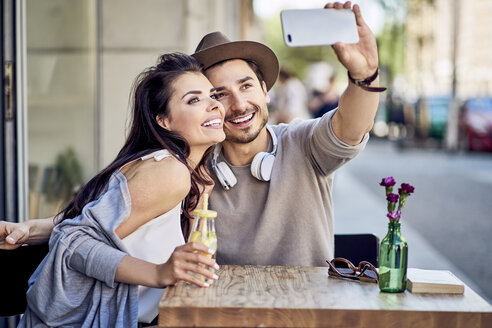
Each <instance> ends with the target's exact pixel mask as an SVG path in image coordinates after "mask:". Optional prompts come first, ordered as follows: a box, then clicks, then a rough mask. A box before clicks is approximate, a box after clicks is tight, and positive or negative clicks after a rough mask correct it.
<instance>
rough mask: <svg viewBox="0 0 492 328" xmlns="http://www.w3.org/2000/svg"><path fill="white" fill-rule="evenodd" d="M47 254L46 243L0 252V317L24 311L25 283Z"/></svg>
mask: <svg viewBox="0 0 492 328" xmlns="http://www.w3.org/2000/svg"><path fill="white" fill-rule="evenodd" d="M47 253H48V243H46V244H41V245H29V246H21V247H19V248H17V249H15V250H10V251H7V250H0V263H1V264H2V268H1V270H0V281H1V282H2V297H0V317H6V316H13V315H17V314H21V313H24V311H25V310H26V292H27V281H28V280H29V278H30V277H31V275H32V274H33V272H34V271H35V270H36V268H37V267H38V265H39V263H41V261H42V260H43V258H44V257H45V256H46V254H47Z"/></svg>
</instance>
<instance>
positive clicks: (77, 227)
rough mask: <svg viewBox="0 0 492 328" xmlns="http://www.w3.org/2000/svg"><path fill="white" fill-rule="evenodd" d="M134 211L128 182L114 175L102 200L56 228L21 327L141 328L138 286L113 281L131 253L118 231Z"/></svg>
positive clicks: (33, 281)
mask: <svg viewBox="0 0 492 328" xmlns="http://www.w3.org/2000/svg"><path fill="white" fill-rule="evenodd" d="M130 211H131V199H130V194H129V191H128V185H127V182H126V178H125V176H124V175H123V174H122V173H120V172H119V171H116V172H115V173H114V174H113V175H112V176H111V178H110V181H109V183H108V186H107V188H106V190H105V191H104V192H103V193H102V194H101V196H100V197H99V199H97V200H95V201H93V202H91V203H89V204H87V205H86V206H85V207H84V209H83V211H82V214H81V215H79V216H77V217H76V218H73V219H66V220H64V221H63V222H62V223H60V224H58V225H57V226H56V227H55V229H54V230H53V233H52V235H51V238H50V252H49V253H48V255H47V256H46V258H45V259H44V260H43V262H41V264H40V265H39V267H38V268H37V269H36V271H35V272H34V273H33V275H32V276H31V278H30V280H29V290H28V291H27V309H26V312H25V313H24V316H23V317H22V319H21V322H20V324H19V326H18V327H46V326H55V327H58V326H65V327H66V326H69V327H105V328H106V327H136V326H137V318H138V293H137V286H136V285H128V284H124V283H119V282H116V281H115V280H114V278H115V273H116V268H117V267H118V264H119V263H120V261H121V259H122V258H123V256H125V255H126V253H127V252H126V249H125V247H124V246H123V244H122V242H121V240H120V239H119V237H118V236H117V235H116V234H115V232H114V231H115V228H116V227H118V226H119V225H120V224H121V223H122V222H123V221H124V220H125V219H126V218H128V216H129V215H130Z"/></svg>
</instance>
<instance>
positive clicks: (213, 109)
mask: <svg viewBox="0 0 492 328" xmlns="http://www.w3.org/2000/svg"><path fill="white" fill-rule="evenodd" d="M212 88H213V86H212V84H211V83H210V82H209V80H208V79H207V78H206V77H205V75H203V74H201V73H194V72H189V73H184V74H183V75H181V76H180V77H178V78H177V79H176V80H175V81H174V83H173V89H174V92H173V94H172V96H171V99H170V100H169V104H168V106H169V111H170V113H169V116H168V117H166V118H163V119H158V122H159V124H160V125H161V126H163V127H164V128H166V129H168V130H171V131H174V132H177V133H179V134H180V135H181V136H182V137H184V138H185V139H186V141H187V142H188V143H189V145H190V147H196V146H206V147H209V146H211V145H213V144H214V143H217V142H221V141H223V140H224V138H225V134H224V130H223V123H224V112H225V111H224V107H223V106H222V104H221V103H220V102H218V101H217V100H215V99H213V98H212V96H213V93H212V92H211V90H212Z"/></svg>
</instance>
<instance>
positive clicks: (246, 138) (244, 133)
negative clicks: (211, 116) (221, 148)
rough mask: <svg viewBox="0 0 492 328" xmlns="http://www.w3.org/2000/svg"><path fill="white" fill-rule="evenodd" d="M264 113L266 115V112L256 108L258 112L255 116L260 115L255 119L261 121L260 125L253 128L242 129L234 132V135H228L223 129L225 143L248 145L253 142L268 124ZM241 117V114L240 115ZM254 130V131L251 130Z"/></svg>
mask: <svg viewBox="0 0 492 328" xmlns="http://www.w3.org/2000/svg"><path fill="white" fill-rule="evenodd" d="M246 112H250V113H252V112H254V111H246ZM264 113H267V110H266V109H265V110H261V108H258V110H257V111H256V112H255V115H262V116H261V117H257V118H255V119H261V121H260V125H259V126H258V127H257V128H255V127H254V126H249V127H247V128H244V129H242V130H240V131H238V130H236V134H229V133H228V131H227V129H224V132H225V135H226V141H228V142H233V143H242V144H246V143H250V142H252V141H253V140H255V139H256V138H257V137H258V135H259V134H260V132H261V130H262V129H263V128H264V127H265V125H266V124H267V122H268V115H265V114H264ZM241 115H243V114H241ZM238 116H240V115H238ZM253 129H254V130H253ZM237 134H239V135H237Z"/></svg>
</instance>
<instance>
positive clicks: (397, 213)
mask: <svg viewBox="0 0 492 328" xmlns="http://www.w3.org/2000/svg"><path fill="white" fill-rule="evenodd" d="M395 184H396V181H395V179H394V178H393V177H387V178H383V179H382V180H381V183H380V184H379V185H380V186H383V187H385V189H386V200H387V201H388V214H386V216H387V217H388V218H389V219H390V221H399V220H400V218H401V209H402V208H403V206H405V201H406V199H407V197H408V196H410V195H411V194H412V193H413V192H414V191H415V188H414V187H413V186H412V185H410V184H408V183H402V184H401V187H400V188H398V194H394V193H393V186H394V185H395ZM396 203H398V207H397V208H396ZM395 208H396V209H395Z"/></svg>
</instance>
